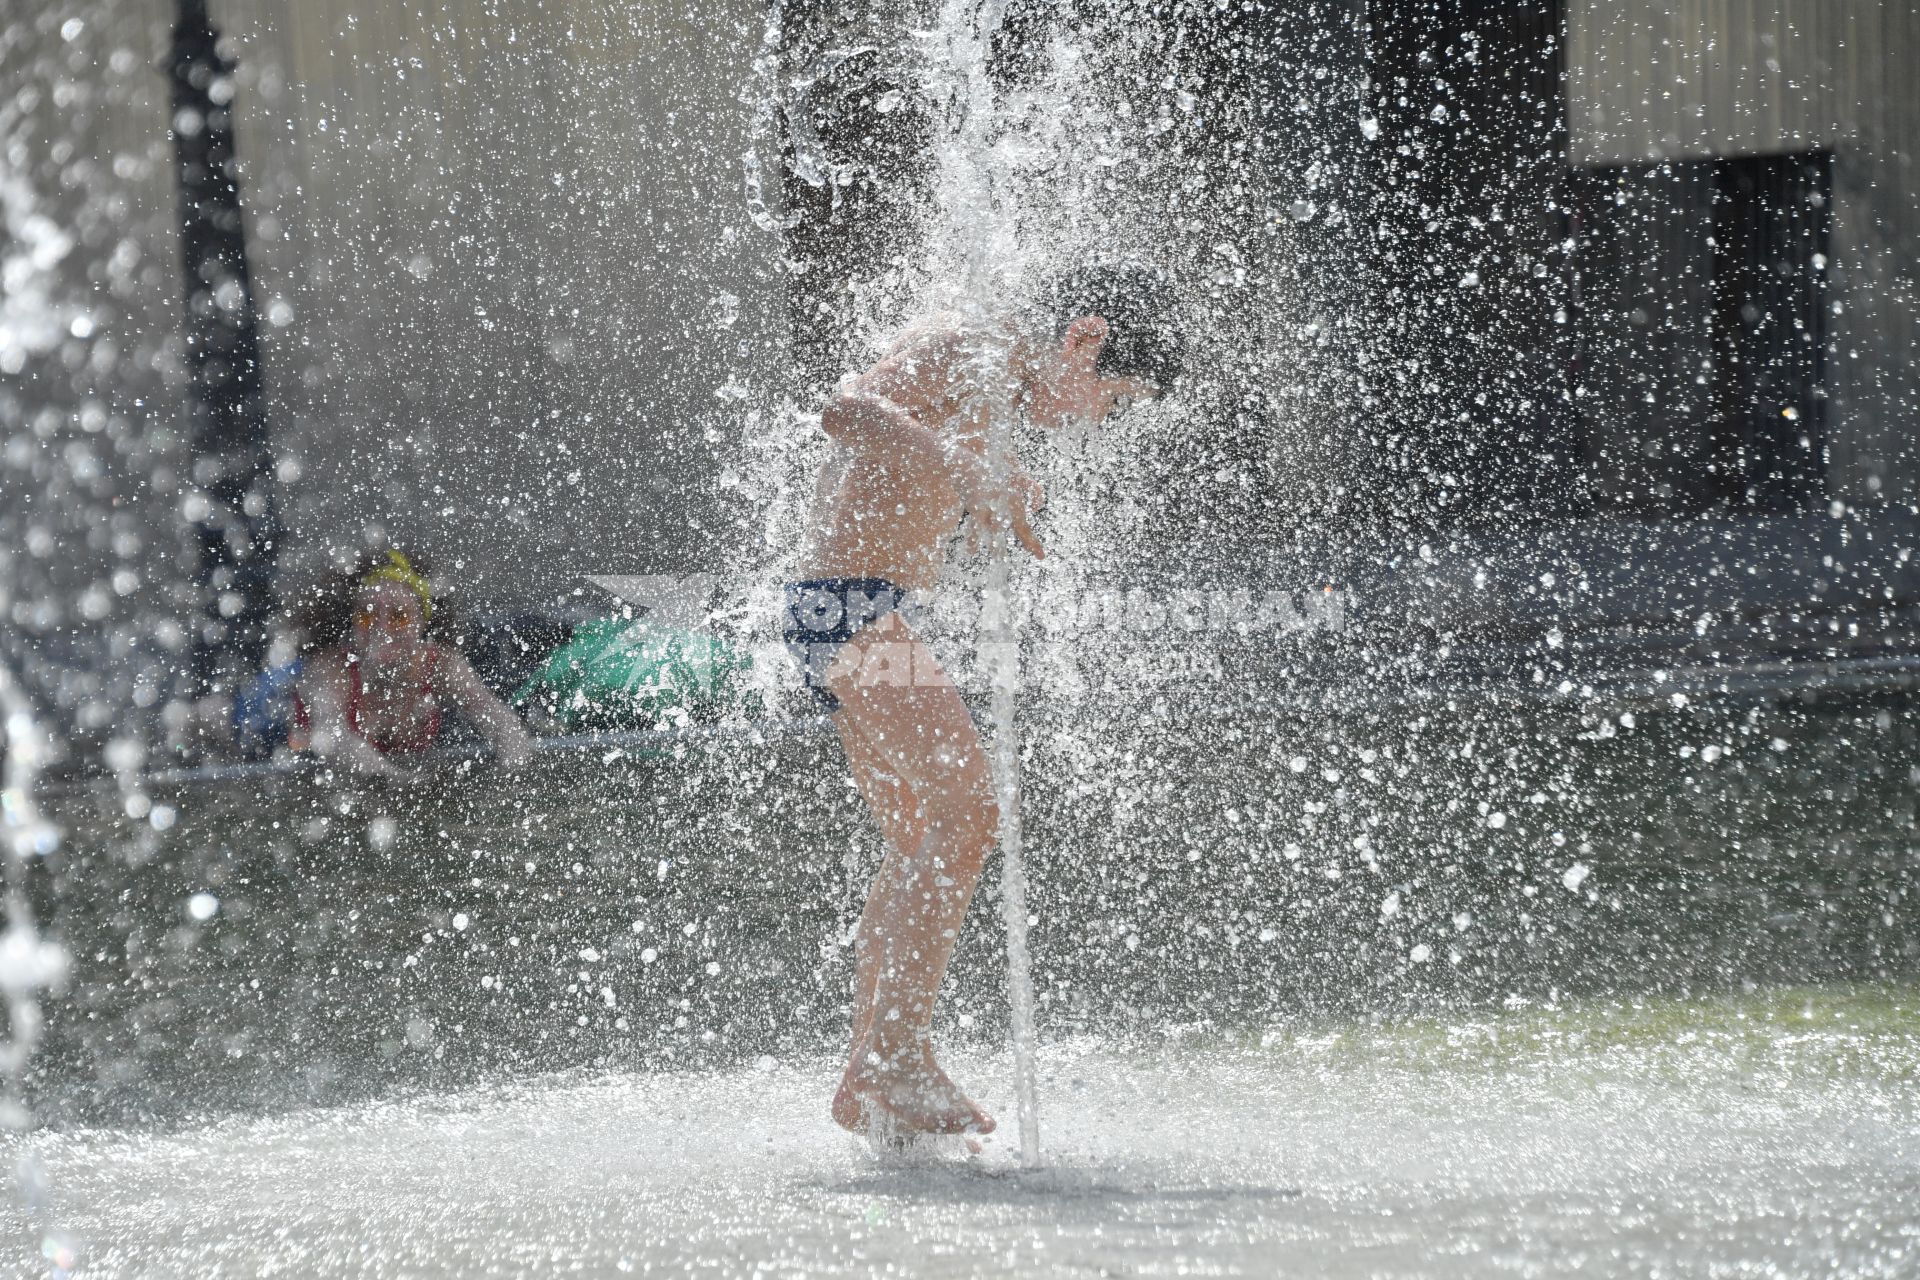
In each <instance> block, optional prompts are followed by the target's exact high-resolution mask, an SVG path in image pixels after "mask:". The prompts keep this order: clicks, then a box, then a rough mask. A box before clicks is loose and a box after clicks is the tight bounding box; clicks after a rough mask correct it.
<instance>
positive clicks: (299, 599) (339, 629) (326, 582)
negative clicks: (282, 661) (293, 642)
mask: <svg viewBox="0 0 1920 1280" xmlns="http://www.w3.org/2000/svg"><path fill="white" fill-rule="evenodd" d="M408 562H409V565H410V567H411V569H412V571H413V572H415V573H418V574H419V575H420V576H421V577H423V578H427V579H431V578H432V577H433V569H432V568H431V566H429V565H428V563H427V562H426V561H425V560H422V559H421V558H419V557H418V556H410V557H409V561H408ZM392 565H393V560H392V558H391V557H390V555H389V553H388V551H387V550H386V549H384V548H383V549H381V550H379V551H373V552H369V553H368V554H366V555H364V556H362V557H361V558H360V559H359V560H357V561H355V562H354V564H353V565H352V566H351V567H349V568H347V569H345V570H343V571H339V572H335V573H330V574H328V575H326V577H324V578H322V579H321V580H320V581H318V582H314V583H312V584H310V585H308V586H306V587H304V588H302V589H301V590H300V591H298V592H297V593H296V595H295V597H294V599H293V601H292V602H291V607H290V608H289V610H288V612H289V614H290V615H291V617H292V621H293V623H294V626H295V627H296V629H298V630H299V631H300V632H301V633H302V634H303V636H304V643H303V644H302V645H301V650H302V652H306V653H312V652H315V651H316V650H321V649H337V648H339V647H340V646H341V645H343V644H345V643H346V642H347V636H348V635H349V633H351V632H352V630H353V602H354V598H355V597H356V596H358V595H359V594H360V588H361V587H363V586H365V585H366V583H367V579H368V577H369V576H370V575H371V576H373V577H375V578H376V579H377V578H378V577H380V576H381V575H382V573H383V572H384V571H388V570H390V568H391V567H392ZM403 585H404V584H403ZM452 623H453V619H452V617H451V614H450V611H449V610H448V609H447V608H446V606H445V603H444V602H443V601H442V600H440V599H438V598H436V599H435V601H434V604H433V610H432V614H431V616H430V617H429V618H428V619H427V621H426V625H425V627H424V628H423V630H424V632H425V634H426V635H427V636H429V637H431V638H433V639H435V640H446V639H449V638H450V637H451V636H452V635H453V630H452Z"/></svg>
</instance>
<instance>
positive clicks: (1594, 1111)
mask: <svg viewBox="0 0 1920 1280" xmlns="http://www.w3.org/2000/svg"><path fill="white" fill-rule="evenodd" d="M955 1066H956V1074H957V1075H958V1076H959V1077H960V1078H962V1079H964V1080H968V1081H972V1082H977V1083H978V1087H979V1090H980V1093H981V1095H982V1097H983V1099H984V1100H985V1101H987V1102H988V1103H989V1104H991V1105H996V1106H999V1107H1002V1108H1004V1107H1006V1106H1007V1105H1008V1103H1009V1102H1010V1075H1009V1071H1010V1067H1009V1063H1008V1061H1007V1059H1006V1057H1005V1056H1004V1055H1003V1054H1000V1053H996V1052H992V1051H988V1050H983V1049H981V1048H979V1047H977V1046H976V1047H975V1049H974V1050H973V1051H966V1050H964V1049H963V1050H962V1051H961V1052H959V1053H958V1054H957V1055H956V1057H955ZM834 1068H835V1064H834V1063H833V1062H831V1061H830V1060H827V1059H823V1058H813V1059H807V1060H802V1061H793V1060H788V1061H778V1062H777V1061H775V1060H774V1059H772V1058H770V1057H769V1058H763V1059H761V1060H759V1061H757V1062H749V1063H744V1064H741V1065H739V1066H736V1067H731V1068H727V1069H724V1070H721V1071H718V1072H716V1073H713V1074H706V1073H697V1072H672V1071H646V1072H637V1073H622V1074H612V1075H595V1076H560V1077H548V1078H542V1079H539V1080H536V1081H521V1082H518V1083H512V1084H504V1085H501V1086H498V1087H492V1088H479V1089H473V1090H467V1091H462V1092H458V1093H453V1094H441V1095H437V1096H420V1097H415V1098H412V1099H392V1100H387V1101H383V1102H378V1103H372V1104H362V1105H355V1106H347V1107H338V1108H323V1109H312V1110H303V1111H293V1112H287V1113H282V1114H279V1115H275V1116H269V1117H264V1118H229V1119H222V1120H215V1121H211V1122H208V1123H206V1124H204V1125H202V1126H192V1125H189V1126H186V1127H180V1128H176V1129H173V1130H171V1131H162V1132H156V1131H151V1130H146V1131H130V1130H118V1129H95V1130H79V1131H73V1132H68V1133H58V1134H54V1133H47V1134H41V1135H39V1136H37V1137H34V1138H33V1139H31V1140H30V1141H29V1142H28V1143H27V1147H28V1154H30V1155H31V1156H32V1157H33V1158H34V1159H35V1160H36V1161H37V1162H38V1163H39V1165H40V1166H41V1168H42V1170H43V1172H44V1174H45V1176H46V1178H47V1180H48V1184H49V1186H50V1187H51V1188H52V1190H51V1191H50V1192H49V1193H48V1194H49V1197H50V1198H49V1202H48V1203H47V1205H46V1206H45V1208H46V1211H47V1215H48V1217H49V1219H50V1220H52V1221H57V1222H58V1223H59V1224H60V1228H61V1230H62V1231H63V1232H65V1233H67V1234H65V1235H63V1236H61V1237H57V1238H56V1239H55V1241H54V1243H53V1248H52V1252H54V1253H59V1252H60V1251H61V1250H74V1251H77V1252H78V1254H79V1256H80V1257H81V1258H82V1259H83V1269H82V1271H81V1274H84V1275H88V1276H100V1277H109V1276H116V1277H117V1276H125V1277H135V1276H139V1277H149V1276H189V1275H190V1276H210V1275H220V1276H235V1277H239V1276H317V1277H318V1276H394V1277H399V1276H409V1277H428V1276H515V1275H531V1274H540V1275H556V1274H568V1275H585V1276H620V1275H626V1274H645V1273H648V1272H653V1273H662V1272H665V1273H674V1274H682V1273H696V1274H716V1275H717V1274H729V1275H746V1274H757V1273H766V1274H780V1275H879V1274H887V1273H893V1274H913V1275H923V1276H965V1275H985V1274H995V1275H1002V1274H1012V1275H1113V1276H1129V1275H1139V1276H1160V1275H1168V1276H1171V1275H1315V1276H1367V1277H1399V1276H1407V1277H1413V1276H1487V1275H1517V1276H1566V1275H1595V1276H1600V1275H1605V1276H1621V1275H1640V1276H1690V1277H1701V1276H1773V1275H1790V1276H1815V1275H1845V1276H1899V1275H1912V1274H1914V1272H1915V1270H1916V1268H1917V1267H1920V998H1917V997H1916V995H1915V993H1914V991H1913V989H1912V988H1911V987H1903V986H1886V985H1860V984H1853V985H1826V986H1819V987H1801V988H1792V989H1772V990H1767V989H1761V990H1757V991H1753V992H1748V993H1744V994H1742V993H1734V994H1729V995H1721V996H1714V997H1708V998H1704V999H1685V1000H1682V999H1668V998H1651V997H1648V998H1638V999H1635V998H1624V999H1614V1000H1595V1001H1592V1002H1586V1003H1578V1004H1573V1005H1566V1006H1562V1007H1557V1008H1542V1007H1537V1006H1536V1007H1529V1008H1524V1009H1510V1010H1500V1011H1497V1012H1489V1013H1485V1014H1480V1015H1464V1016H1454V1017H1444V1016H1443V1017H1432V1018H1414V1019H1408V1020H1404V1021H1398V1022H1394V1021H1383V1022H1377V1023H1376V1022H1369V1021H1367V1020H1365V1019H1362V1020H1357V1021H1354V1020H1346V1021H1322V1022H1314V1023H1310V1024H1309V1023H1302V1024H1298V1025H1275V1026H1272V1027H1270V1028H1269V1029H1268V1030H1266V1031H1265V1032H1264V1033H1261V1034H1260V1035H1258V1036H1251V1035H1249V1036H1243V1037H1238V1038H1233V1039H1222V1038H1196V1037H1186V1038H1182V1037H1179V1036H1174V1035H1167V1036H1163V1037H1159V1038H1156V1039H1154V1040H1144V1039H1136V1040H1133V1041H1127V1042H1121V1041H1115V1040H1111V1039H1102V1038H1094V1037H1079V1038H1067V1039H1059V1040H1055V1041H1053V1042H1051V1043H1049V1044H1048V1045H1046V1046H1045V1047H1044V1048H1043V1050H1042V1053H1041V1070H1042V1075H1043V1081H1044V1084H1043V1089H1044V1092H1043V1106H1044V1121H1045V1134H1046V1144H1045V1146H1046V1162H1045V1165H1044V1167H1041V1168H1037V1169H1030V1170H1029V1169H1022V1168H1020V1167H1018V1164H1017V1161H1016V1160H1015V1159H1014V1156H1013V1150H1014V1148H1015V1146H1016V1144H1015V1143H1014V1141H1013V1139H1012V1136H1011V1135H1010V1134H1008V1135H1005V1136H1004V1137H1002V1138H1000V1139H997V1140H995V1141H993V1142H991V1143H990V1144H989V1146H988V1148H987V1150H986V1151H985V1152H984V1153H982V1154H981V1155H978V1156H972V1157H969V1156H966V1155H965V1154H963V1153H959V1152H955V1151H944V1150H943V1151H930V1152H919V1153H908V1154H905V1155H900V1154H880V1153H876V1152H874V1151H873V1150H871V1149H869V1148H868V1147H866V1146H865V1145H864V1144H861V1143H858V1142H856V1141H854V1140H853V1139H850V1138H848V1137H847V1136H846V1135H844V1134H842V1133H840V1132H839V1131H838V1130H836V1129H834V1128H833V1126H832V1124H831V1122H830V1121H829V1120H828V1119H827V1116H826V1108H825V1100H826V1097H827V1094H828V1091H829V1088H830V1085H831V1082H832V1079H833V1076H834ZM16 1228H17V1234H16V1233H10V1234H12V1238H13V1239H15V1240H21V1241H33V1240H35V1239H36V1238H37V1237H36V1236H35V1234H34V1231H33V1228H32V1227H31V1226H30V1225H29V1224H25V1223H17V1224H16ZM43 1266H44V1264H42V1263H38V1262H37V1260H35V1259H32V1258H27V1257H22V1256H19V1255H16V1259H15V1264H14V1270H13V1271H12V1273H13V1274H23V1275H24V1274H35V1273H39V1268H41V1267H43Z"/></svg>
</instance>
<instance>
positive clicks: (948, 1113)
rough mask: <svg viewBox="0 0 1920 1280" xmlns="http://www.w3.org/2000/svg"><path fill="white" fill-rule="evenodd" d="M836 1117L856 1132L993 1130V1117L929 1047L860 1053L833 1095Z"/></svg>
mask: <svg viewBox="0 0 1920 1280" xmlns="http://www.w3.org/2000/svg"><path fill="white" fill-rule="evenodd" d="M833 1118H834V1122H835V1123H837V1124H838V1125H839V1126H840V1127H841V1128H843V1129H846V1130H849V1131H850V1132H853V1133H870V1132H872V1131H873V1130H874V1129H875V1128H876V1127H877V1126H880V1127H886V1128H889V1129H891V1130H893V1131H895V1132H903V1133H958V1134H985V1133H992V1132H993V1128H994V1122H993V1117H992V1116H990V1115H988V1114H987V1113H986V1112H984V1111H982V1110H981V1109H980V1108H979V1107H977V1106H975V1105H974V1104H973V1100H972V1099H971V1098H969V1097H967V1095H966V1094H964V1093H962V1092H960V1090H959V1088H958V1086H956V1085H955V1084H954V1083H953V1081H952V1080H950V1079H948V1078H947V1073H946V1072H944V1071H942V1070H941V1069H940V1064H939V1063H937V1062H935V1061H934V1060H933V1054H932V1053H931V1052H930V1051H929V1050H928V1049H927V1048H926V1047H925V1046H919V1047H913V1048H908V1049H905V1050H902V1051H899V1052H896V1053H890V1054H884V1055H883V1054H882V1053H880V1052H878V1051H875V1050H871V1049H869V1050H867V1051H866V1052H864V1053H856V1054H855V1055H854V1060H853V1061H852V1062H850V1063H848V1064H847V1073H846V1074H845V1075H844V1076H842V1077H841V1078H840V1089H839V1091H838V1092H837V1093H835V1094H834V1096H833Z"/></svg>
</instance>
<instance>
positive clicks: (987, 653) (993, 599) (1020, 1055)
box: [943, 0, 1040, 1167]
mask: <svg viewBox="0 0 1920 1280" xmlns="http://www.w3.org/2000/svg"><path fill="white" fill-rule="evenodd" d="M969 7H971V6H969V5H968V4H967V3H966V0H953V2H952V3H950V4H948V6H947V8H946V12H945V13H944V15H943V17H944V19H945V21H944V23H943V25H944V27H945V29H946V30H947V32H948V33H949V38H950V41H951V43H950V45H949V55H950V64H949V65H950V66H951V67H952V70H953V73H954V78H955V81H956V83H957V85H958V86H959V88H960V90H961V93H962V94H963V95H964V96H963V97H962V100H961V105H962V107H963V110H964V115H963V117H962V123H961V126H960V133H959V137H958V139H957V142H958V143H959V147H958V152H957V154H958V157H959V160H960V170H961V174H962V179H963V180H962V182H961V184H960V188H961V189H960V196H961V198H962V199H963V200H965V201H968V202H969V203H971V204H972V205H973V208H972V209H971V210H970V212H971V213H972V214H973V215H974V216H972V217H969V218H966V219H963V220H961V221H962V224H963V225H971V226H973V227H974V228H976V233H975V234H974V236H973V237H972V239H971V242H970V243H969V244H968V246H967V255H966V262H967V271H966V297H967V305H968V309H969V310H970V311H971V312H973V319H974V321H975V323H977V324H981V325H986V324H988V323H990V315H991V311H992V303H993V299H994V298H995V296H996V293H997V289H996V286H995V283H994V280H993V274H992V267H991V261H992V254H991V252H990V251H991V249H992V247H993V241H994V234H993V232H994V228H995V225H996V223H1002V224H1007V225H1010V215H1009V211H1008V210H1007V209H1006V208H1005V207H1004V204H1003V201H1004V199H1005V195H1006V193H1004V192H996V191H995V190H994V189H993V184H992V181H991V179H990V178H989V176H988V173H987V170H986V167H985V166H984V165H983V164H981V163H980V157H982V156H983V155H985V154H986V148H987V146H988V138H987V124H988V122H989V120H991V118H992V111H993V86H992V84H991V82H990V81H989V79H988V76H987V54H988V44H989V41H991V39H992V38H993V33H994V32H995V31H998V30H999V28H1000V22H1001V19H1002V17H1003V13H1004V9H1005V7H1006V6H1005V4H1004V0H989V2H988V3H986V4H982V5H980V6H979V8H978V10H977V11H976V12H975V13H974V14H973V15H972V21H971V22H969V21H968V20H967V14H966V11H967V9H968V8H969ZM969 28H971V31H970V33H969ZM981 361H982V366H981V370H980V388H981V394H982V396H983V397H984V398H985V402H986V409H987V438H986V448H987V461H988V466H989V468H990V470H991V474H992V476H993V482H994V489H995V491H996V493H997V495H998V496H997V497H996V499H995V504H996V511H995V515H996V517H997V518H996V524H997V525H998V528H997V529H996V530H995V531H994V535H993V537H992V539H991V540H990V559H989V562H988V568H987V575H986V583H985V592H986V600H987V606H988V607H987V609H986V610H983V612H982V617H981V628H980V633H981V659H982V665H983V666H984V667H986V668H987V670H988V671H989V672H991V675H992V681H993V700H992V704H991V712H990V714H991V717H992V720H993V746H992V751H991V754H990V757H989V760H990V763H991V765H992V768H993V789H994V801H995V803H996V804H997V805H998V806H999V810H1000V832H999V839H1000V909H1001V913H1002V916H1003V918H1004V920H1005V922H1006V929H1007V989H1008V996H1009V1002H1010V1004H1011V1006H1012V1038H1013V1074H1014V1097H1015V1105H1016V1109H1017V1111H1018V1113H1019V1121H1020V1160H1021V1163H1022V1164H1025V1165H1027V1166H1029V1167H1031V1166H1034V1165H1037V1164H1039V1162H1040V1097H1039V1084H1038V1081H1037V1079H1036V1072H1035V1069H1034V1016H1033V1015H1034V998H1033V974H1032V970H1031V964H1030V960H1029V957H1028V953H1027V874H1026V864H1025V860H1024V857H1023V852H1024V851H1023V849H1022V845H1021V826H1020V737H1019V732H1018V729H1017V727H1016V724H1015V709H1016V704H1017V702H1018V699H1019V693H1020V632H1019V624H1018V612H1019V611H1018V610H1017V609H1015V608H1014V607H1013V600H1012V589H1011V577H1012V560H1013V552H1014V547H1013V521H1014V515H1015V512H1014V510H1013V501H1014V499H1013V493H1012V479H1013V472H1012V462H1013V412H1014V408H1013V401H1012V397H1011V395H1010V394H1009V390H1008V387H1007V371H1006V368H1005V366H1004V363H1003V362H998V363H997V362H996V360H995V352H994V350H993V344H990V343H983V344H982V356H981Z"/></svg>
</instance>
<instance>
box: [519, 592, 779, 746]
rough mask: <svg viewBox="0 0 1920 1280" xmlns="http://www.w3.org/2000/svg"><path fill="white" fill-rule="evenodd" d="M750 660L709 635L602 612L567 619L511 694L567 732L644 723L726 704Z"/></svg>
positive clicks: (700, 714) (735, 696) (733, 699)
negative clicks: (560, 635) (564, 633)
mask: <svg viewBox="0 0 1920 1280" xmlns="http://www.w3.org/2000/svg"><path fill="white" fill-rule="evenodd" d="M751 666H752V662H751V660H750V659H749V658H748V657H747V656H746V655H744V654H741V653H739V652H737V651H736V650H734V649H732V648H730V647H729V646H727V645H726V644H724V643H723V642H721V641H720V640H719V639H718V638H717V637H715V636H711V635H702V634H699V633H697V632H691V631H677V630H674V629H672V628H670V627H660V626H654V625H652V624H649V623H645V622H629V621H625V620H623V619H620V618H605V619H601V620H599V621H595V622H583V623H581V624H580V625H579V626H577V627H575V628H574V629H573V637H572V639H570V640H568V641H567V643H565V644H564V645H561V646H560V647H559V648H558V649H556V650H554V652H553V655H552V656H551V657H549V658H548V659H547V661H546V665H545V666H543V667H542V668H541V669H540V670H539V671H538V672H537V673H535V675H534V676H533V678H532V679H530V680H528V681H527V682H526V683H525V684H523V685H521V686H520V688H519V689H517V690H516V691H515V692H514V695H513V699H512V701H513V704H514V705H515V706H516V707H523V708H525V707H528V706H529V705H531V706H533V707H537V708H539V709H541V710H543V711H545V712H546V713H547V714H548V715H549V716H551V717H552V718H553V719H554V720H555V721H556V722H557V723H558V724H559V725H560V726H561V727H562V728H564V729H566V730H567V731H568V732H570V733H584V732H609V731H618V730H624V729H650V728H654V727H656V726H660V725H663V724H664V725H672V724H677V723H684V722H685V721H687V720H689V719H695V720H705V719H713V718H716V717H717V716H718V715H719V714H720V713H721V712H723V711H726V710H728V709H732V708H734V707H735V706H737V704H738V703H739V701H740V695H741V682H740V681H739V679H738V677H739V676H740V675H741V674H742V673H744V672H745V671H747V670H748V669H749V668H750V667H751Z"/></svg>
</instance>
